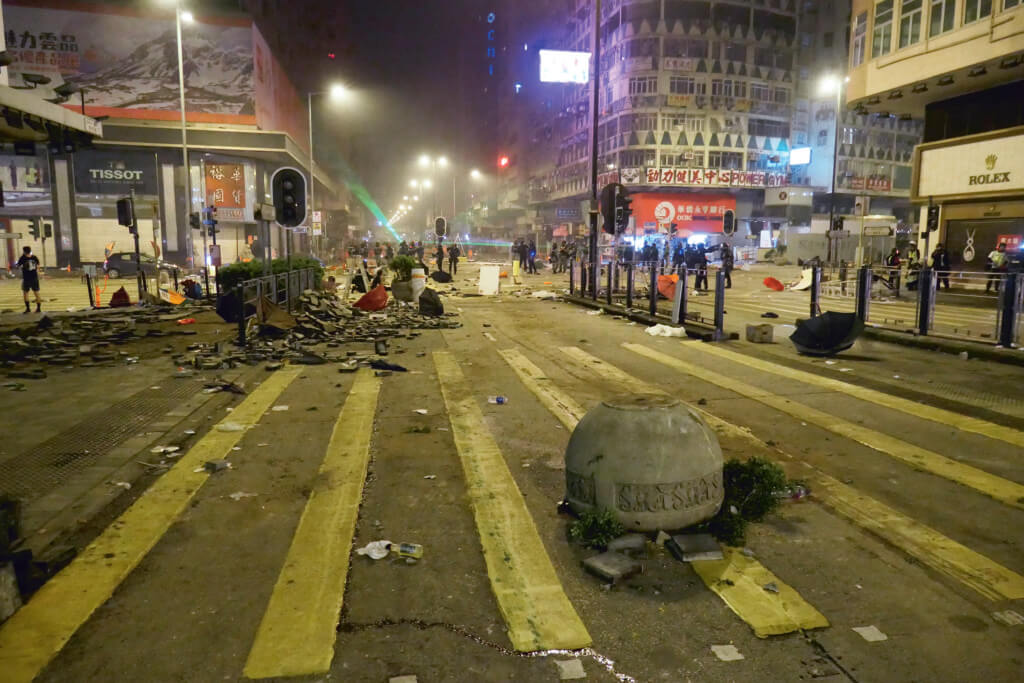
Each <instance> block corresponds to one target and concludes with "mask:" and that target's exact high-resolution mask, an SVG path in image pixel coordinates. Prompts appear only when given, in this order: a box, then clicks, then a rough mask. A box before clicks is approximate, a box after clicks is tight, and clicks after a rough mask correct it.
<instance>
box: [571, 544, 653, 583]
mask: <svg viewBox="0 0 1024 683" xmlns="http://www.w3.org/2000/svg"><path fill="white" fill-rule="evenodd" d="M583 568H584V569H586V570H587V571H588V572H590V573H591V574H594V575H595V576H597V577H599V578H602V579H604V580H606V581H610V582H612V583H616V582H618V581H621V580H622V579H628V578H629V577H630V576H633V575H634V574H638V573H639V572H640V570H641V568H642V567H641V565H640V562H638V561H637V560H634V559H633V558H631V557H626V556H625V555H622V554H620V553H617V552H614V551H608V552H604V553H601V554H600V555H594V556H593V557H588V558H587V559H585V560H583Z"/></svg>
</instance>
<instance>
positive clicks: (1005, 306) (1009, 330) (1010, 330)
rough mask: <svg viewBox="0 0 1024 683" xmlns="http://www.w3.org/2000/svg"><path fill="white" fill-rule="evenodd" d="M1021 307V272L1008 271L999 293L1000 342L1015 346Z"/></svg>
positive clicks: (1006, 346)
mask: <svg viewBox="0 0 1024 683" xmlns="http://www.w3.org/2000/svg"><path fill="white" fill-rule="evenodd" d="M1019 309H1020V273H1007V274H1006V279H1005V280H1003V288H1002V291H1000V293H999V344H1000V345H1002V346H1003V347H1004V348H1007V349H1008V348H1010V347H1012V346H1014V344H1015V343H1016V341H1017V339H1016V337H1017V315H1018V314H1019Z"/></svg>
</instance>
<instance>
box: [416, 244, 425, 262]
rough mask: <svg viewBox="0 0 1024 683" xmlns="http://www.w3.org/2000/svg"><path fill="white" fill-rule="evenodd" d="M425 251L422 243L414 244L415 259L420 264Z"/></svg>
mask: <svg viewBox="0 0 1024 683" xmlns="http://www.w3.org/2000/svg"><path fill="white" fill-rule="evenodd" d="M425 251H426V249H425V248H424V246H423V242H417V243H416V258H417V259H419V260H420V262H421V263H422V262H423V254H424V252H425Z"/></svg>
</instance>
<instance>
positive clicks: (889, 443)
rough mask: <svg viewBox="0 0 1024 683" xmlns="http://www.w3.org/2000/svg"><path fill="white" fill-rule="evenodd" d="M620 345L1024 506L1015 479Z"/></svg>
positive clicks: (636, 346)
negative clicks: (1004, 477) (1000, 475)
mask: <svg viewBox="0 0 1024 683" xmlns="http://www.w3.org/2000/svg"><path fill="white" fill-rule="evenodd" d="M622 346H623V347H624V348H626V349H628V350H630V351H632V352H633V353H636V354H638V355H641V356H643V357H645V358H649V359H651V360H653V361H656V362H658V363H661V364H662V365H666V366H668V367H670V368H673V369H675V370H678V371H680V372H684V373H686V374H688V375H691V376H693V377H696V378H698V379H700V380H702V381H705V382H708V383H710V384H714V385H717V386H719V387H722V388H723V389H728V390H729V391H732V392H734V393H737V394H739V395H740V396H745V397H747V398H750V399H753V400H755V401H757V402H759V403H763V404H764V405H766V406H768V407H769V408H774V409H775V410H778V411H779V412H782V413H785V414H787V415H790V416H792V417H795V418H797V419H798V420H803V421H805V422H808V423H810V424H813V425H817V426H818V427H821V428H822V429H827V430H828V431H830V432H833V433H835V434H839V435H840V436H843V437H846V438H848V439H851V440H853V441H857V442H858V443H862V444H864V445H865V446H868V447H869V448H873V449H874V450H876V451H879V452H880V453H885V454H886V455H890V456H892V457H894V458H896V459H897V460H902V461H903V462H906V463H908V464H910V465H912V466H914V467H918V468H920V469H922V470H926V471H928V472H931V473H932V474H936V475H938V476H940V477H945V478H946V479H949V480H950V481H954V482H956V483H958V484H963V485H964V486H968V487H970V488H972V489H974V490H975V491H978V492H980V493H983V494H985V495H986V496H989V497H990V498H993V499H995V500H998V501H1000V502H1001V503H1005V504H1006V505H1009V506H1011V507H1015V508H1021V509H1024V485H1021V484H1018V483H1017V482H1014V481H1010V480H1009V479H1003V478H1002V477H998V476H996V475H994V474H990V473H988V472H986V471H984V470H980V469H978V468H977V467H971V466H970V465H965V464H963V463H960V462H957V461H956V460H952V459H950V458H947V457H946V456H944V455H939V454H938V453H936V452H934V451H930V450H928V449H926V448H921V447H920V446H917V445H915V444H912V443H908V442H906V441H902V440H900V439H897V438H895V437H892V436H889V435H888V434H883V433H882V432H878V431H875V430H873V429H868V428H867V427H862V426H860V425H857V424H854V423H852V422H849V421H847V420H844V419H842V418H840V417H836V416H835V415H832V414H831V413H826V412H825V411H823V410H818V409H817V408H812V407H810V406H806V405H804V404H802V403H797V402H796V401H791V400H789V399H788V398H784V397H782V396H778V395H776V394H773V393H772V392H770V391H767V390H764V389H759V388H758V387H755V386H752V385H750V384H747V383H746V382H741V381H740V380H736V379H732V378H731V377H725V376H723V375H721V374H719V373H717V372H715V371H713V370H708V369H706V368H702V367H699V366H697V365H694V364H692V363H687V362H686V361H683V360H679V359H678V358H675V357H673V356H669V355H667V354H664V353H661V352H659V351H655V350H654V349H651V348H648V347H646V346H643V345H640V344H623V345H622Z"/></svg>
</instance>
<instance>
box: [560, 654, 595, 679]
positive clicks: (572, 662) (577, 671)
mask: <svg viewBox="0 0 1024 683" xmlns="http://www.w3.org/2000/svg"><path fill="white" fill-rule="evenodd" d="M554 662H555V668H556V669H558V678H559V679H560V680H563V681H575V680H579V679H581V678H586V677H587V672H586V671H584V670H583V662H581V661H580V660H578V659H556V660H554Z"/></svg>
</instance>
